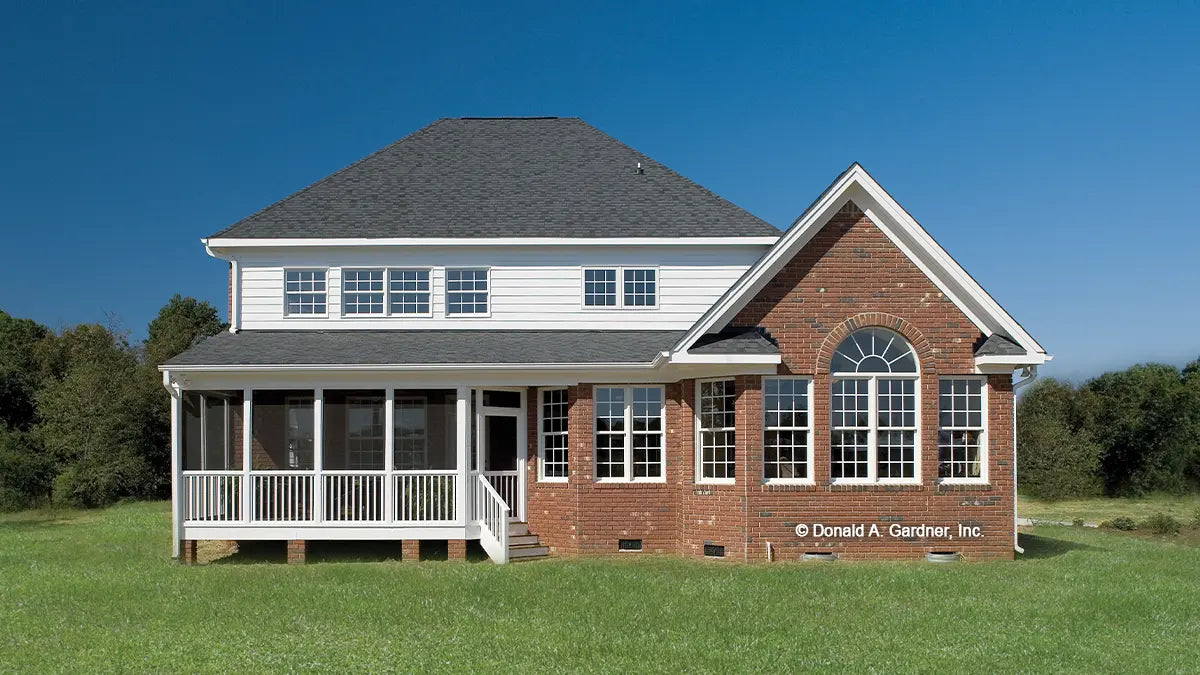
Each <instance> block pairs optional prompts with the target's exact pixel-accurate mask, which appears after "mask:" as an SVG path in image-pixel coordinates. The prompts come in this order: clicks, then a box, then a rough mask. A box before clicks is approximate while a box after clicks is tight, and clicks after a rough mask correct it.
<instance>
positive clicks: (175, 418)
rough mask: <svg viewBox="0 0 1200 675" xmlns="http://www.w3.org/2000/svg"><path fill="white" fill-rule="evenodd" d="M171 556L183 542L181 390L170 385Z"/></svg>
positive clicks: (174, 556)
mask: <svg viewBox="0 0 1200 675" xmlns="http://www.w3.org/2000/svg"><path fill="white" fill-rule="evenodd" d="M170 391H171V557H172V558H179V553H180V547H181V546H182V542H183V515H184V512H183V499H184V495H183V492H184V490H183V443H182V438H183V433H182V429H181V425H182V424H183V392H182V391H181V390H179V389H178V388H177V387H171V388H170Z"/></svg>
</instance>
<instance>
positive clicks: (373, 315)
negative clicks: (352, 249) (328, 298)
mask: <svg viewBox="0 0 1200 675" xmlns="http://www.w3.org/2000/svg"><path fill="white" fill-rule="evenodd" d="M346 272H383V311H382V312H377V313H371V314H362V313H358V314H351V313H349V312H347V311H346ZM327 286H328V284H327ZM352 292H353V293H362V292H363V291H352ZM367 292H370V291H367ZM338 297H339V298H340V300H339V302H338V314H339V315H340V316H341V318H343V319H351V320H354V319H378V318H380V317H386V316H387V315H388V269H387V268H386V267H343V268H342V286H341V293H340V294H339V296H338ZM326 306H328V305H326Z"/></svg>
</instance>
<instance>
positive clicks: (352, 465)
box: [322, 390, 386, 471]
mask: <svg viewBox="0 0 1200 675" xmlns="http://www.w3.org/2000/svg"><path fill="white" fill-rule="evenodd" d="M384 397H385V394H384V392H383V391H382V390H367V391H345V390H330V391H326V392H325V408H324V449H323V450H324V454H323V455H322V466H323V467H324V468H325V469H329V470H331V471H382V470H383V453H384V447H385V444H386V435H385V426H384V410H383V407H384Z"/></svg>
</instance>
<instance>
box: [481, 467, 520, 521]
mask: <svg viewBox="0 0 1200 675" xmlns="http://www.w3.org/2000/svg"><path fill="white" fill-rule="evenodd" d="M483 476H484V477H485V478H487V482H488V483H489V484H491V486H492V488H493V489H495V490H496V492H497V493H498V494H499V495H500V498H501V499H503V500H504V504H505V505H506V506H508V512H509V513H510V514H516V513H517V472H516V471H484V472H483Z"/></svg>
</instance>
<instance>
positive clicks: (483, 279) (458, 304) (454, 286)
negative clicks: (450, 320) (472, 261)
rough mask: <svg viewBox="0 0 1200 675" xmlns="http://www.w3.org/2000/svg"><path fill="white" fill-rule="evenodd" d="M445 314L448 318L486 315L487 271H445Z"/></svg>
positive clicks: (449, 269)
mask: <svg viewBox="0 0 1200 675" xmlns="http://www.w3.org/2000/svg"><path fill="white" fill-rule="evenodd" d="M446 314H447V315H450V316H486V315H487V314H488V270H486V269H454V268H448V269H447V270H446Z"/></svg>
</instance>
